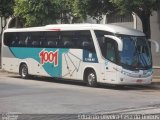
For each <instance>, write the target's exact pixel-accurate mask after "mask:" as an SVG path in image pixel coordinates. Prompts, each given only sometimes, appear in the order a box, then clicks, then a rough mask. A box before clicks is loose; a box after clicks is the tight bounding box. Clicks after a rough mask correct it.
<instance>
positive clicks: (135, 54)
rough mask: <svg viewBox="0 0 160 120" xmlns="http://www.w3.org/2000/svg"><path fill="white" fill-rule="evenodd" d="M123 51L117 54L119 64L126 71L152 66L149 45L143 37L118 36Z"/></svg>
mask: <svg viewBox="0 0 160 120" xmlns="http://www.w3.org/2000/svg"><path fill="white" fill-rule="evenodd" d="M119 37H120V38H121V39H122V41H123V50H122V51H121V52H119V57H120V61H119V62H120V64H121V65H122V67H124V68H126V69H148V68H150V67H151V66H152V58H151V52H150V48H149V45H148V43H147V40H146V38H145V37H137V36H125V35H121V36H119Z"/></svg>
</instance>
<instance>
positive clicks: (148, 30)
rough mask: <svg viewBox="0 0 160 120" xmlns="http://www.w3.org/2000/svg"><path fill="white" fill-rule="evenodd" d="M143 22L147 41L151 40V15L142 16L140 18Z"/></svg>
mask: <svg viewBox="0 0 160 120" xmlns="http://www.w3.org/2000/svg"><path fill="white" fill-rule="evenodd" d="M140 19H141V21H142V27H143V32H144V33H145V35H146V37H147V39H150V38H151V27H150V14H142V15H141V16H140Z"/></svg>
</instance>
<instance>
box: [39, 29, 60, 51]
mask: <svg viewBox="0 0 160 120" xmlns="http://www.w3.org/2000/svg"><path fill="white" fill-rule="evenodd" d="M58 40H59V31H47V32H45V41H43V42H42V43H43V45H42V46H44V47H48V48H57V47H58V46H57V44H58Z"/></svg>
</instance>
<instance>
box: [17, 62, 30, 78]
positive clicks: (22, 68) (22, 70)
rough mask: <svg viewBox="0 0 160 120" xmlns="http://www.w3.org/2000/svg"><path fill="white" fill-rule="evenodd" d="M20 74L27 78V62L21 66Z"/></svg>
mask: <svg viewBox="0 0 160 120" xmlns="http://www.w3.org/2000/svg"><path fill="white" fill-rule="evenodd" d="M19 74H20V75H21V77H22V78H23V79H26V78H27V77H28V67H27V65H26V64H22V65H21V66H20V70H19Z"/></svg>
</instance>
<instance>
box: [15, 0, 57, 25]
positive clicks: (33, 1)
mask: <svg viewBox="0 0 160 120" xmlns="http://www.w3.org/2000/svg"><path fill="white" fill-rule="evenodd" d="M55 8H56V6H55V3H54V2H53V0H15V7H14V14H15V15H16V16H18V17H20V18H23V19H24V21H25V26H39V25H46V24H51V23H55V22H56V19H55V18H56V15H57V13H56V11H55Z"/></svg>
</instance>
